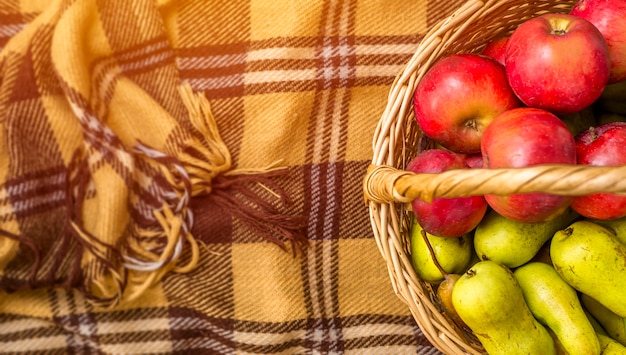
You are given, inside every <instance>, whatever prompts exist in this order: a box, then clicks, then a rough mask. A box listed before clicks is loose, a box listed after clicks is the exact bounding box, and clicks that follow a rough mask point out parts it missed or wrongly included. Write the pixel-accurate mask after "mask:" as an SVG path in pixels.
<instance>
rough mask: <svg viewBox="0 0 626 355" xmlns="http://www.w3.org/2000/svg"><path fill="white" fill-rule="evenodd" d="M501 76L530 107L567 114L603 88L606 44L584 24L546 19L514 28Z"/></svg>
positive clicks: (576, 20)
mask: <svg viewBox="0 0 626 355" xmlns="http://www.w3.org/2000/svg"><path fill="white" fill-rule="evenodd" d="M505 61H506V74H507V77H508V80H509V84H510V85H511V87H512V88H513V91H515V93H516V94H517V96H518V97H519V98H520V99H521V100H522V102H524V104H526V105H527V106H530V107H537V108H542V109H545V110H548V111H550V112H554V113H572V112H577V111H580V110H582V109H584V108H585V107H588V106H590V105H591V104H592V103H593V102H594V101H596V99H598V97H600V94H602V90H603V89H604V87H605V86H606V84H607V81H608V79H609V73H610V60H609V52H608V47H607V44H606V40H605V39H604V37H603V36H602V34H601V33H600V31H598V29H597V28H596V27H595V26H594V25H593V24H591V23H590V22H589V21H587V20H585V19H582V18H580V17H577V16H573V15H568V14H558V13H547V14H544V15H541V16H538V17H534V18H531V19H529V20H526V21H525V22H523V23H522V24H520V25H519V26H518V27H517V28H516V29H515V31H513V33H512V34H511V37H510V38H509V41H508V43H507V48H506V59H505Z"/></svg>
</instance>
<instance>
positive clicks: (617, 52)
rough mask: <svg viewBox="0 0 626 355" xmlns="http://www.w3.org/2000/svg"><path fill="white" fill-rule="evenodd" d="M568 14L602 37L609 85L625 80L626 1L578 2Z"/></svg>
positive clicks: (595, 0)
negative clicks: (608, 63) (607, 55)
mask: <svg viewBox="0 0 626 355" xmlns="http://www.w3.org/2000/svg"><path fill="white" fill-rule="evenodd" d="M570 14H571V15H574V16H578V17H581V18H584V19H585V20H587V21H589V22H591V23H592V24H593V25H594V26H596V28H597V29H598V30H599V31H600V33H602V35H603V36H604V39H605V40H606V43H607V45H608V47H609V57H610V59H611V74H610V76H609V83H610V84H613V83H617V82H620V81H623V80H626V21H624V19H625V18H626V1H624V0H580V1H579V2H578V3H576V5H574V7H573V8H572V10H571V11H570Z"/></svg>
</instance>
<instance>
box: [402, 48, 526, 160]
mask: <svg viewBox="0 0 626 355" xmlns="http://www.w3.org/2000/svg"><path fill="white" fill-rule="evenodd" d="M413 104H414V111H415V119H416V120H417V123H418V124H419V126H420V127H421V129H422V130H423V131H424V134H425V135H426V136H428V137H430V138H431V139H432V140H434V141H436V142H438V143H439V144H441V145H443V146H444V147H446V148H448V149H450V150H452V151H455V152H458V153H478V152H479V151H480V139H481V137H482V134H483V131H484V130H485V128H486V127H487V126H488V125H489V123H490V122H491V121H492V120H493V119H494V118H495V117H496V116H497V115H499V114H500V113H502V112H504V111H506V110H508V109H511V108H513V107H518V106H520V105H521V103H520V102H519V100H518V99H517V97H516V96H515V94H514V93H513V90H511V87H510V86H509V83H508V81H507V78H506V73H505V71H504V66H503V65H502V64H500V63H498V62H497V61H496V60H495V59H493V58H490V57H487V56H483V55H478V54H455V55H451V56H448V57H445V58H443V59H440V60H438V61H437V62H435V63H434V64H433V65H432V67H431V68H430V69H429V70H428V71H427V72H426V74H424V76H423V78H422V79H421V80H420V82H419V83H418V85H417V88H416V89H415V94H414V96H413Z"/></svg>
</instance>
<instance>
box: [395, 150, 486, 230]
mask: <svg viewBox="0 0 626 355" xmlns="http://www.w3.org/2000/svg"><path fill="white" fill-rule="evenodd" d="M450 169H469V167H468V166H467V164H466V163H465V161H464V156H463V155H461V154H456V153H454V152H451V151H447V150H443V149H429V150H425V151H423V152H421V153H420V154H418V155H417V156H415V157H414V158H413V159H412V160H411V161H410V162H409V164H407V167H406V170H408V171H412V172H415V173H440V172H442V171H446V170H450ZM411 206H412V207H413V214H414V215H415V218H416V219H417V222H418V223H419V224H420V226H422V228H424V230H425V231H426V232H427V233H429V234H432V235H436V236H438V237H448V238H454V237H460V236H462V235H464V234H466V233H468V232H469V231H471V230H473V229H474V228H475V227H476V225H477V224H478V223H479V222H480V221H481V219H482V218H483V216H484V215H485V211H487V202H486V201H485V198H484V197H483V196H470V197H459V198H435V199H433V200H432V201H431V202H426V201H423V200H420V199H415V200H413V202H412V203H411Z"/></svg>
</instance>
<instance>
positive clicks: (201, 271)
mask: <svg viewBox="0 0 626 355" xmlns="http://www.w3.org/2000/svg"><path fill="white" fill-rule="evenodd" d="M460 2H461V1H451V2H444V1H434V0H420V1H417V2H415V3H413V4H412V5H410V6H408V5H407V3H406V2H405V1H399V0H392V1H383V0H374V1H358V0H311V1H301V2H293V1H286V0H277V1H276V0H273V1H267V0H232V1H217V0H216V1H197V0H181V1H174V0H160V1H147V0H138V1H104V0H54V1H50V2H46V1H29V0H5V1H0V47H1V49H2V50H1V51H0V75H1V76H0V152H1V153H0V196H1V197H2V200H1V201H2V205H1V206H2V209H1V213H0V290H2V294H0V352H10V353H20V352H22V353H39V352H58V353H83V352H85V353H87V352H89V353H91V352H93V353H111V354H119V353H124V354H128V353H142V354H145V353H189V352H194V353H219V354H222V353H223V354H235V353H237V354H245V353H284V354H291V353H311V354H315V353H319V354H321V353H324V354H344V353H368V352H371V353H394V354H398V353H420V354H435V353H437V351H436V350H435V349H434V348H433V347H432V346H431V345H430V344H428V343H427V341H426V340H425V338H424V337H423V335H422V334H421V332H420V330H419V328H418V327H417V326H416V325H415V323H414V321H413V319H412V317H411V315H410V314H409V313H408V309H407V308H406V307H405V306H404V305H403V304H401V303H400V301H399V300H398V299H397V298H396V297H395V296H394V294H393V290H392V289H391V284H390V282H389V280H388V276H387V271H386V269H385V263H384V261H383V260H382V258H381V257H380V255H379V252H378V250H377V246H376V243H375V241H374V239H373V236H372V232H371V230H370V226H369V222H368V216H367V210H366V208H365V206H364V204H363V199H362V193H361V179H362V176H363V174H364V172H365V168H366V167H367V165H368V164H369V159H370V158H371V150H372V148H371V137H372V134H373V131H374V129H375V126H376V123H377V120H378V118H379V117H380V114H381V113H382V109H383V108H384V105H385V103H386V97H387V90H388V88H389V85H390V84H391V83H392V81H393V79H394V77H395V75H396V74H397V73H398V72H399V71H400V70H401V68H402V66H403V65H404V63H405V62H407V61H408V59H409V58H410V56H411V55H412V54H413V51H414V50H415V48H416V44H417V43H418V42H419V40H420V39H421V36H422V35H423V34H424V33H425V32H426V30H427V29H428V28H429V26H431V25H432V24H434V23H435V22H436V21H438V20H440V19H441V18H442V17H444V16H446V15H448V14H449V13H451V12H452V11H453V10H454V9H455V8H457V7H458V5H459V3H460ZM281 247H282V248H281ZM285 250H287V252H286V251H285ZM291 251H294V253H292V252H291Z"/></svg>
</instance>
